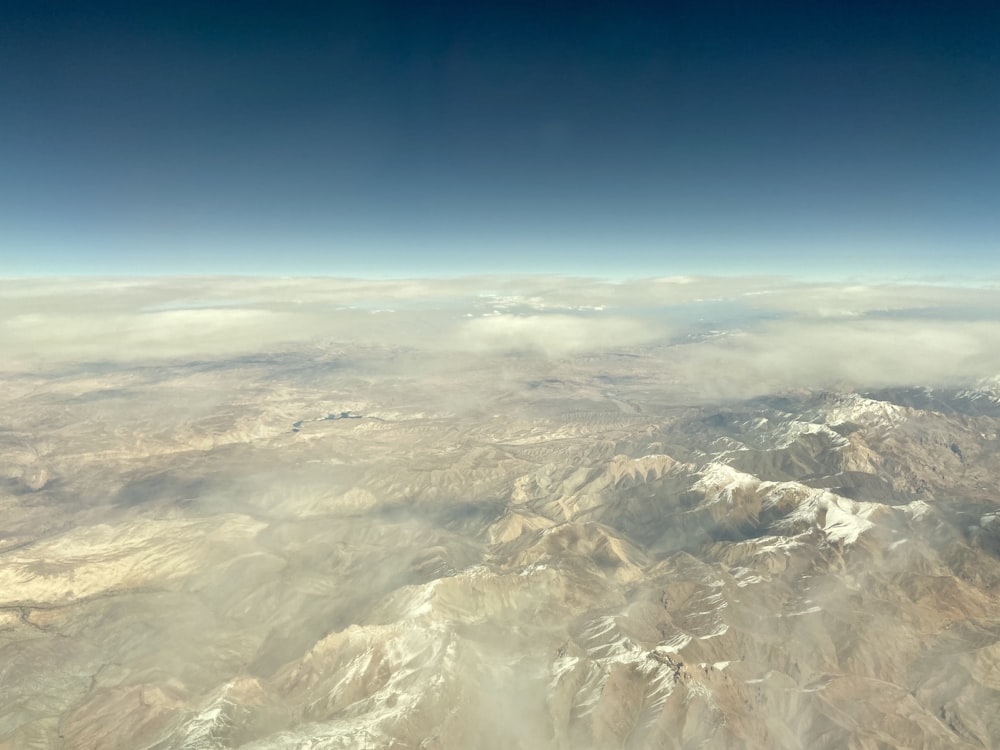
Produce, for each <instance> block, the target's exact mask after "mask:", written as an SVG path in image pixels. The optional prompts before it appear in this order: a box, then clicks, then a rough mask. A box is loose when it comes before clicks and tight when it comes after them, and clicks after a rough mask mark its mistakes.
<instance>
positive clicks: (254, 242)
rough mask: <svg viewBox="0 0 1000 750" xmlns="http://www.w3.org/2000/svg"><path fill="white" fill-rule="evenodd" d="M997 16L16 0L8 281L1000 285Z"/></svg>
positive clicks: (5, 189)
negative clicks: (216, 278) (888, 278)
mask: <svg viewBox="0 0 1000 750" xmlns="http://www.w3.org/2000/svg"><path fill="white" fill-rule="evenodd" d="M585 5H587V8H586V9H585V8H584V6H585ZM996 5H997V4H996V3H982V4H978V3H977V4H973V3H962V2H951V3H946V2H940V3H930V2H919V0H901V1H900V2H892V3H889V2H879V1H878V0H873V1H872V2H867V3H857V4H855V3H850V2H829V3H824V2H799V3H794V4H793V3H789V4H776V3H765V2H738V3H717V2H711V1H710V0H709V1H705V0H701V1H698V2H691V3H687V4H672V3H660V4H653V3H642V4H640V3H629V2H625V1H622V2H614V3H604V4H601V3H598V4H585V3H581V2H508V3H492V2H488V3H487V2H483V3H477V2H474V0H466V2H406V3H404V2H400V3H388V2H369V3H360V2H359V3H339V2H326V3H307V2H289V1H286V2H277V1H276V2H273V3H262V2H249V1H247V0H241V2H225V3H223V2H212V1H211V0H206V1H205V2H197V3H193V2H192V3H188V2H179V1H178V2H139V1H136V2H131V3H122V4H120V5H119V4H113V3H101V2H89V3H86V2H80V3H76V2H68V1H67V2H60V3H49V2H44V0H34V1H33V2H24V3H20V2H12V1H11V2H5V3H2V4H0V275H20V274H36V273H98V274H104V273H128V274H133V273H140V274H142V273H205V272H223V273H282V274H300V273H306V274H340V275H386V276H399V275H413V274H427V275H440V274H461V273H478V272H484V271H486V272H502V271H509V270H514V271H520V272H532V271H557V272H564V273H574V274H598V275H602V274H612V275H622V274H624V275H654V274H672V273H708V272H714V273H753V272H759V273H774V272H779V273H791V274H795V275H814V276H815V275H858V274H861V275H873V274H874V275H886V274H888V275H897V274H901V275H922V274H929V275H934V274H942V273H944V274H958V275H965V276H968V275H972V276H978V275H983V274H987V275H997V274H1000V241H998V238H1000V8H995V7H994V6H996Z"/></svg>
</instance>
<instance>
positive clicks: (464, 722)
mask: <svg viewBox="0 0 1000 750" xmlns="http://www.w3.org/2000/svg"><path fill="white" fill-rule="evenodd" d="M636 367H638V365H635V364H633V363H628V362H625V363H622V362H620V361H618V360H596V361H595V362H591V363H584V364H579V363H577V364H575V365H573V366H572V367H570V366H569V365H567V366H566V367H565V368H564V370H563V371H561V372H559V373H556V374H553V373H551V372H548V373H547V376H546V377H537V373H536V372H534V371H533V370H532V369H531V368H530V367H526V368H525V370H524V372H523V373H521V375H520V377H521V380H519V381H517V383H516V387H515V386H514V385H511V387H510V390H508V391H504V390H503V389H499V390H497V389H493V388H492V386H491V388H485V387H484V386H483V383H486V382H491V381H490V378H491V373H489V372H488V371H487V368H486V367H485V366H484V369H483V371H479V372H472V373H471V374H469V377H468V379H467V380H466V381H464V384H463V385H455V384H454V382H453V385H452V386H450V388H451V392H450V393H449V394H448V397H447V400H446V399H445V398H444V397H443V396H442V395H441V388H442V384H441V383H438V382H435V381H434V379H433V378H432V377H430V376H427V375H421V378H422V379H421V380H420V381H419V382H417V381H416V379H414V380H411V381H403V380H398V379H397V380H392V379H386V378H382V379H378V378H372V377H368V376H366V375H365V374H364V373H362V372H355V371H345V370H343V369H339V370H336V371H333V370H331V368H330V366H329V362H328V361H326V360H323V359H322V358H320V359H317V360H315V361H311V362H305V363H303V361H302V360H301V359H297V360H296V362H295V369H294V372H295V373H296V374H295V375H291V374H289V373H290V372H292V370H291V369H290V368H289V365H288V362H286V361H282V360H280V359H276V360H274V361H265V362H261V363H250V364H248V363H240V364H239V366H233V367H231V368H229V369H226V368H208V367H203V366H190V367H187V368H175V369H153V370H148V371H143V372H140V373H138V374H137V373H136V372H132V373H131V374H127V375H125V374H120V373H119V374H110V375H109V374H107V373H96V374H95V373H93V372H71V373H65V374H63V375H61V376H60V377H54V376H53V377H47V378H42V377H41V376H38V377H37V378H32V377H29V376H23V377H20V378H16V379H12V380H11V381H10V388H9V389H7V391H6V392H7V393H8V394H9V395H8V396H7V397H5V401H4V404H3V407H4V415H5V416H4V422H3V429H2V431H0V441H2V446H3V449H2V451H0V455H2V457H3V459H2V466H0V470H2V476H3V477H4V478H5V479H4V482H5V483H4V484H3V485H2V488H3V491H2V494H0V507H2V509H3V516H2V517H3V519H4V520H3V524H4V527H3V528H2V529H0V688H2V695H3V699H2V700H0V748H12V749H13V748H94V749H97V748H101V749H104V748H148V749H150V750H153V749H155V750H170V749H175V748H176V749H180V748H192V749H201V750H210V749H215V748H237V747H238V748H245V749H246V750H250V749H251V748H252V749H254V750H264V749H265V748H270V749H274V750H277V749H279V748H288V749H291V748H297V749H305V748H314V749H316V750H319V749H320V748H324V749H332V748H414V749H416V748H424V749H430V748H440V749H445V748H448V749H451V748H468V747H477V748H484V749H489V748H496V749H497V750H499V749H501V748H503V749H504V750H509V749H511V748H524V749H525V750H529V749H531V750H534V749H536V748H539V749H540V748H554V749H555V748H565V749H567V750H568V749H569V748H609V747H621V748H630V749H635V750H638V749H639V748H691V747H709V748H743V747H761V748H763V747H768V748H878V747H910V748H928V749H929V748H989V747H994V746H997V745H1000V712H997V711H996V710H995V708H996V706H998V705H1000V496H998V494H997V480H998V478H1000V450H998V445H1000V443H998V439H1000V438H998V431H1000V408H998V406H997V403H998V402H997V399H996V396H995V388H994V385H993V384H991V383H980V384H977V385H975V384H974V385H971V386H969V387H964V388H956V389H951V390H928V389H896V390H882V391H877V392H863V393H862V392H851V391H844V392H836V393H833V392H805V391H804V392H796V393H784V394H782V395H781V396H780V397H779V396H774V397H765V398H758V399H754V400H752V401H742V402H728V403H720V404H714V405H713V404H692V403H685V402H684V401H683V399H679V398H677V397H674V396H670V394H669V387H668V385H666V384H665V383H666V381H664V384H663V385H662V387H658V386H657V381H656V380H655V375H653V374H651V373H650V372H642V373H637V371H636V369H635V368H636ZM557 375H558V376H557ZM991 388H992V390H991ZM484 394H486V395H484ZM457 403H460V404H462V405H461V406H455V404H457ZM345 415H347V416H345ZM348 417H350V418H348Z"/></svg>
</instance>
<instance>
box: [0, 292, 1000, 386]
mask: <svg viewBox="0 0 1000 750" xmlns="http://www.w3.org/2000/svg"><path fill="white" fill-rule="evenodd" d="M331 344H332V345H355V346H357V345H364V346H367V347H372V346H374V347H384V348H387V349H390V350H398V351H399V352H400V353H401V356H414V357H415V356H423V357H425V358H430V359H435V360H436V361H440V362H445V363H447V362H452V363H458V364H459V365H460V364H461V362H462V361H463V358H464V357H474V358H479V359H481V358H483V357H487V358H488V357H506V356H508V355H510V354H512V353H519V354H527V355H531V356H532V357H535V358H541V359H543V360H544V359H549V360H557V359H564V358H567V357H568V358H572V357H576V356H580V355H600V354H601V353H618V354H621V353H632V354H637V355H641V356H642V357H646V358H647V359H656V360H662V363H663V366H664V367H667V368H669V370H670V371H671V373H672V377H673V379H674V381H675V382H677V383H680V384H683V385H685V386H686V387H687V389H688V390H690V391H692V392H699V390H700V391H703V392H704V393H705V394H706V395H711V396H712V397H718V396H719V395H722V396H727V397H741V396H748V395H757V394H760V393H767V392H774V391H781V390H787V389H800V388H831V387H837V386H849V387H853V388H864V387H878V386H886V385H896V384H900V385H902V384H920V385H935V384H938V383H952V382H960V381H971V380H976V379H978V378H982V377H989V376H995V375H996V374H997V373H1000V288H998V287H997V286H996V285H989V284H987V285H983V286H979V287H974V288H958V287H948V286H942V285H932V284H927V285H912V284H911V285H897V286H894V285H872V286H859V285H835V284H825V285H824V284H804V283H795V282H790V281H788V280H782V279H768V278H747V279H724V278H712V279H697V278H691V279H689V278H669V279H651V280H639V281H631V282H622V283H611V282H605V281H598V280H588V279H573V278H554V277H529V278H510V279H503V278H467V279H457V280H400V281H362V280H343V279H241V278H233V279H230V278H191V279H155V280H153V279H138V280H80V279H46V280H23V281H3V282H0V347H2V350H3V351H4V354H5V356H4V362H3V365H2V367H3V368H4V369H5V370H7V371H8V372H10V371H30V370H38V369H44V368H46V367H49V366H56V365H59V366H62V365H66V364H70V363H89V362H112V363H120V364H123V365H125V364H128V363H138V362H148V361H164V360H167V361H173V360H182V361H190V360H202V359H216V358H223V359H224V358H226V357H233V356H237V355H247V354H258V353H273V352H279V351H288V350H302V349H309V348H310V347H316V346H329V345H331Z"/></svg>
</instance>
